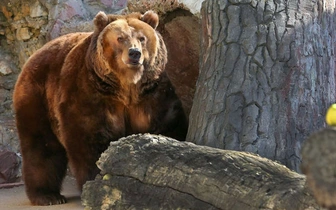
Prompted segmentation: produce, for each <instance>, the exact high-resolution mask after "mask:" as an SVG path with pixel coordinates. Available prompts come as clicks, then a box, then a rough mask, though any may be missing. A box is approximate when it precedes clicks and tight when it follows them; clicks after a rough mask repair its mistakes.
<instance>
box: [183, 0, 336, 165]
mask: <svg viewBox="0 0 336 210" xmlns="http://www.w3.org/2000/svg"><path fill="white" fill-rule="evenodd" d="M334 9H335V0H318V1H311V0H301V1H300V0H290V1H287V0H276V1H275V0H274V1H256V0H229V1H227V0H213V1H205V2H203V5H202V10H201V16H202V37H201V58H200V76H199V79H198V82H197V87H196V93H195V97H194V102H193V107H192V110H191V114H190V126H189V133H188V136H187V140H188V141H191V142H194V143H197V144H204V145H208V146H212V147H218V148H224V149H232V150H241V151H249V152H253V153H258V154H260V155H261V156H264V157H267V158H271V159H273V160H278V161H280V162H281V163H283V164H285V165H286V166H288V167H289V168H291V169H294V170H296V171H300V170H299V166H300V161H301V157H300V150H301V144H302V142H303V141H304V139H305V138H306V137H307V136H308V135H309V134H310V133H311V132H312V131H314V130H317V129H318V128H321V127H323V126H324V114H325V111H326V108H327V107H328V106H329V105H330V103H331V102H334V101H335V88H336V87H335V55H334V47H335V37H334V36H335V35H334V34H335V14H334Z"/></svg>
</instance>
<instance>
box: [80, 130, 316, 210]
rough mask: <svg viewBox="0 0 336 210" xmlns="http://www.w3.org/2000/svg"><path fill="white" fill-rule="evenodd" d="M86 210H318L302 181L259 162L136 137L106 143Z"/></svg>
mask: <svg viewBox="0 0 336 210" xmlns="http://www.w3.org/2000/svg"><path fill="white" fill-rule="evenodd" d="M97 165H98V167H99V168H100V169H101V175H98V176H97V177H96V179H95V180H94V181H89V182H87V183H86V184H85V185H84V187H83V193H82V203H83V205H84V206H85V207H86V209H155V210H157V209H194V210H197V209H202V210H203V209H226V210H227V209H230V210H235V209H249V210H257V209H286V210H291V209H293V210H300V209H320V208H319V207H318V205H317V204H316V203H315V200H314V199H313V197H312V196H311V195H310V193H309V191H308V190H307V188H306V186H305V183H306V179H305V177H304V176H303V175H300V174H297V173H295V172H293V171H291V170H289V169H288V168H286V167H285V166H283V165H280V164H278V163H276V162H273V161H271V160H269V159H266V158H262V157H260V156H257V155H254V154H251V153H246V152H237V151H228V150H221V149H216V148H210V147H206V146H198V145H195V144H193V143H190V142H179V141H176V140H173V139H170V138H167V137H164V136H156V135H150V134H144V135H142V134H138V135H133V136H128V137H126V138H122V139H120V140H119V141H117V142H112V143H111V145H110V147H109V148H108V149H107V150H106V151H105V152H104V153H103V154H102V156H101V158H100V159H99V161H98V162H97Z"/></svg>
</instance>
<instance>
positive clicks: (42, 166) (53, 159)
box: [16, 89, 68, 205]
mask: <svg viewBox="0 0 336 210" xmlns="http://www.w3.org/2000/svg"><path fill="white" fill-rule="evenodd" d="M29 90H31V89H29ZM23 96H31V97H29V98H28V97H27V98H18V97H17V98H16V123H17V128H18V134H19V137H20V146H21V153H22V159H23V168H22V172H23V179H24V182H25V188H26V193H27V196H28V198H29V200H30V201H31V203H32V204H33V205H54V204H61V203H65V202H66V200H65V197H64V196H62V195H61V194H60V190H61V186H62V181H63V178H64V176H65V172H66V168H67V162H68V160H67V157H66V152H65V149H64V147H63V146H62V145H61V144H60V142H59V141H58V139H57V137H56V136H55V134H54V133H53V131H52V129H51V126H50V123H49V119H48V117H47V113H46V112H45V111H44V110H45V109H44V107H43V103H42V102H41V100H40V99H39V98H38V97H37V94H30V95H29V94H26V95H23ZM33 96H35V97H33Z"/></svg>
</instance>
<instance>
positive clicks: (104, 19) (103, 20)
mask: <svg viewBox="0 0 336 210" xmlns="http://www.w3.org/2000/svg"><path fill="white" fill-rule="evenodd" d="M116 19H117V17H114V16H111V15H106V14H105V12H102V11H100V12H98V14H97V15H96V17H95V18H94V21H93V22H94V24H95V28H96V30H98V31H102V30H103V29H104V28H105V27H106V26H107V25H108V24H109V23H110V22H112V21H115V20H116Z"/></svg>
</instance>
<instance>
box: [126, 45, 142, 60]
mask: <svg viewBox="0 0 336 210" xmlns="http://www.w3.org/2000/svg"><path fill="white" fill-rule="evenodd" d="M128 56H129V58H130V59H131V60H132V61H133V62H139V59H140V57H141V52H140V50H139V48H135V47H134V48H133V47H132V48H129V50H128Z"/></svg>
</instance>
